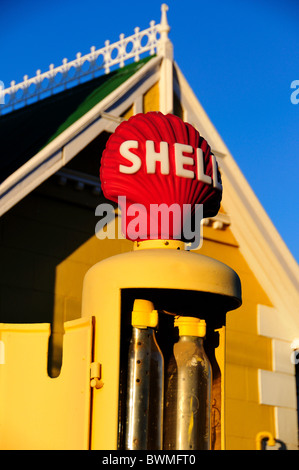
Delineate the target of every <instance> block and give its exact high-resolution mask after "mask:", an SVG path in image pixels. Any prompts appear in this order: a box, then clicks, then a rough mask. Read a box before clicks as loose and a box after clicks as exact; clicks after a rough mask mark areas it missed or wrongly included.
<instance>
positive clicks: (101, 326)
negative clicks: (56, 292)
mask: <svg viewBox="0 0 299 470" xmlns="http://www.w3.org/2000/svg"><path fill="white" fill-rule="evenodd" d="M137 245H141V246H137ZM138 298H139V299H146V300H149V301H151V302H153V304H154V306H155V309H157V310H159V311H169V312H173V313H174V314H176V315H188V316H194V317H198V318H201V319H205V321H206V323H207V339H206V341H207V346H208V348H207V349H208V350H209V351H208V355H209V359H210V362H211V365H212V369H214V370H213V377H214V378H213V394H212V401H214V402H215V400H216V401H217V406H216V411H215V413H214V415H215V416H216V415H217V422H218V424H219V423H220V422H221V425H220V426H218V431H216V434H218V436H217V439H216V440H217V442H218V444H217V445H216V447H218V448H224V447H225V443H224V435H225V434H224V402H223V399H224V394H223V388H224V365H225V364H224V363H225V316H226V312H227V311H229V310H233V309H235V308H237V307H239V306H240V304H241V285H240V280H239V277H238V276H237V274H236V273H235V272H234V271H233V270H232V269H231V268H229V267H228V266H226V265H224V264H223V263H221V262H219V261H217V260H215V259H212V258H208V257H206V256H203V255H199V254H197V253H194V252H190V251H184V250H183V244H182V243H181V242H177V243H176V244H170V248H168V249H167V248H166V247H165V244H164V243H163V241H162V240H160V241H159V243H153V244H151V243H150V242H144V244H143V243H141V244H135V249H134V251H132V252H128V253H124V254H120V255H116V256H113V257H111V258H107V259H106V260H104V261H101V262H100V263H98V264H96V265H95V266H93V267H92V268H91V269H90V270H89V271H88V272H87V274H86V276H85V279H84V285H83V299H82V315H83V316H93V317H95V337H94V361H96V362H99V363H100V364H101V370H102V382H103V386H102V387H101V388H100V389H95V390H94V391H93V400H92V416H91V420H92V433H91V448H92V449H118V448H121V440H120V435H121V431H120V429H121V422H122V420H123V418H122V416H124V409H123V408H124V404H123V403H124V400H123V397H122V393H123V388H122V387H121V386H120V385H121V384H122V383H123V379H124V374H125V369H126V367H127V366H126V364H127V360H128V347H129V340H130V335H131V323H130V318H131V312H132V308H133V303H134V300H135V299H138ZM162 329H163V325H162ZM164 330H165V331H164V337H165V338H166V340H167V325H166V326H165V325H164ZM217 338H218V339H217ZM215 340H216V343H217V341H218V345H217V344H216V343H215ZM166 342H167V341H166ZM218 415H219V416H218Z"/></svg>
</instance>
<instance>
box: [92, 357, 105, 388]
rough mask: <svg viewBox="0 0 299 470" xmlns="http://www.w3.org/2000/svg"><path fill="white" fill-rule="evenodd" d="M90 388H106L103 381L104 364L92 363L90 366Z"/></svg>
mask: <svg viewBox="0 0 299 470" xmlns="http://www.w3.org/2000/svg"><path fill="white" fill-rule="evenodd" d="M90 386H91V387H92V388H102V387H103V386H104V383H103V381H102V364H100V363H99V362H92V363H91V364H90Z"/></svg>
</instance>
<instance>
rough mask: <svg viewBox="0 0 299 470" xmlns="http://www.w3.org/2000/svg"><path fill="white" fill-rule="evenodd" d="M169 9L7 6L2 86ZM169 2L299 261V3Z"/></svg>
mask: <svg viewBox="0 0 299 470" xmlns="http://www.w3.org/2000/svg"><path fill="white" fill-rule="evenodd" d="M161 3H163V2H162V1H157V0H151V1H150V2H146V1H145V2H140V1H136V0H133V1H130V0H128V1H127V2H124V1H120V0H116V1H113V0H111V1H110V2H107V1H101V0H97V1H96V0H85V1H84V2H83V1H79V0H64V1H61V0H60V1H58V0H52V1H51V2H48V1H43V2H38V1H37V0H27V1H20V0H15V1H14V2H8V1H7V0H2V2H1V16H0V40H1V42H0V44H1V46H0V47H1V59H2V60H1V62H0V80H1V81H3V82H4V85H5V86H6V87H8V86H9V84H10V81H11V80H15V81H16V82H17V83H18V82H19V81H22V79H23V76H24V75H25V74H27V75H29V77H32V76H34V75H35V73H36V70H37V69H41V71H42V72H44V71H46V70H48V68H49V64H51V63H54V65H55V66H58V65H60V64H61V63H62V59H63V58H64V57H66V58H67V59H68V60H72V59H75V57H76V53H77V52H79V51H80V52H81V53H82V54H86V53H88V52H89V50H90V47H91V46H96V48H100V47H103V46H104V42H105V40H106V39H110V41H111V42H114V41H117V40H118V38H119V34H120V33H124V34H125V35H126V36H127V35H130V34H133V32H134V28H135V27H136V26H139V27H140V28H141V29H145V28H147V27H148V26H149V22H150V20H155V21H156V22H159V21H160V16H161V14H160V8H161ZM166 3H167V4H168V6H169V11H168V21H169V24H170V27H171V31H170V38H171V40H172V42H173V45H174V57H175V60H176V62H177V63H178V65H179V67H180V69H181V70H182V72H183V74H184V75H185V77H186V79H187V81H188V82H189V84H190V85H191V87H192V89H193V90H194V92H195V94H196V95H197V97H198V99H199V101H200V102H201V104H202V105H203V107H204V108H205V110H206V112H207V114H208V115H209V117H210V119H211V120H212V122H213V124H214V125H215V126H216V128H217V130H218V132H219V134H220V135H221V137H222V138H223V140H224V142H225V143H226V145H227V147H228V148H229V150H230V152H231V153H232V155H233V157H234V158H235V160H236V162H237V164H238V165H239V167H240V169H241V170H242V172H243V173H244V175H245V177H246V178H247V180H248V182H249V184H250V185H251V187H252V188H253V190H254V192H255V194H256V195H257V197H258V198H259V200H260V202H261V203H262V205H263V206H264V208H265V210H266V211H267V213H268V215H269V216H270V218H271V220H272V222H273V223H274V225H275V227H276V228H277V230H278V232H279V233H280V235H281V236H282V238H283V239H284V241H285V243H286V244H287V246H288V247H289V249H290V251H291V252H292V254H293V256H294V257H295V258H296V259H297V261H299V243H298V233H299V221H298V219H299V217H298V208H299V191H298V178H299V103H298V104H297V105H296V104H292V102H291V99H290V97H291V93H292V92H293V91H294V90H292V89H291V82H292V81H294V80H299V2H298V0H242V1H240V0H225V1H224V0H210V1H209V2H206V1H201V0H168V2H167V1H166ZM298 97H299V95H298Z"/></svg>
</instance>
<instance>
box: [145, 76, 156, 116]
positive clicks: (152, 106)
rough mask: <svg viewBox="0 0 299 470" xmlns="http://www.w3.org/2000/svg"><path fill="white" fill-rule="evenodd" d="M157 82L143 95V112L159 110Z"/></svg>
mask: <svg viewBox="0 0 299 470" xmlns="http://www.w3.org/2000/svg"><path fill="white" fill-rule="evenodd" d="M159 108H160V102H159V84H158V83H156V84H155V85H153V86H152V87H151V88H150V89H149V90H148V91H147V92H146V93H145V94H144V96H143V112H144V113H148V112H150V111H159Z"/></svg>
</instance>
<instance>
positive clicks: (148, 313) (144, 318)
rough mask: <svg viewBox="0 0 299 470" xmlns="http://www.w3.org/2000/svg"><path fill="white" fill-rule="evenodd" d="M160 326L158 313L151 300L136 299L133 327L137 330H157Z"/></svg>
mask: <svg viewBox="0 0 299 470" xmlns="http://www.w3.org/2000/svg"><path fill="white" fill-rule="evenodd" d="M157 325H158V311H157V310H154V304H153V303H152V302H150V301H149V300H143V299H136V300H135V301H134V306H133V311H132V326H134V327H135V328H155V327H156V326H157Z"/></svg>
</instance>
